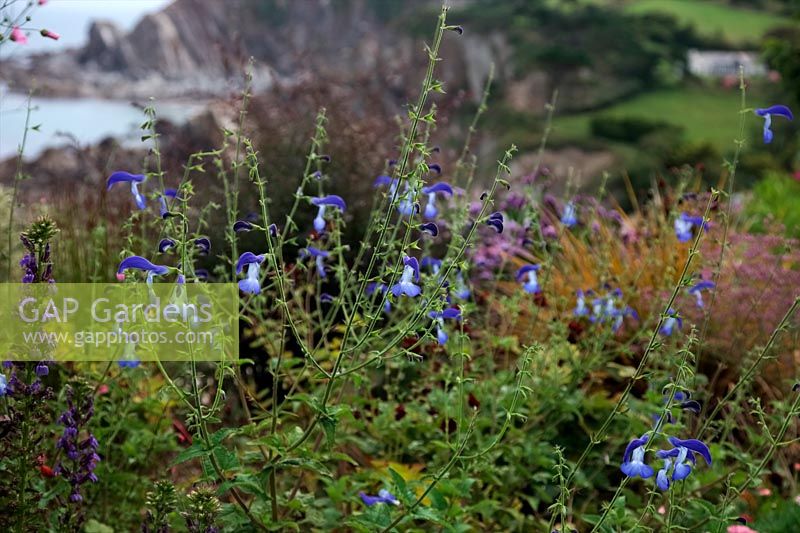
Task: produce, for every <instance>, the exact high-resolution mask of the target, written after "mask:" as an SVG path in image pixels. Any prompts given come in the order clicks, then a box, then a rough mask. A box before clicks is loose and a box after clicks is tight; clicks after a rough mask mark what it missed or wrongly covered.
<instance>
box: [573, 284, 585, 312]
mask: <svg viewBox="0 0 800 533" xmlns="http://www.w3.org/2000/svg"><path fill="white" fill-rule="evenodd" d="M576 295H577V301H576V304H575V310H574V311H572V314H573V315H575V316H586V315H588V314H589V309H588V308H587V307H586V295H585V294H584V292H583V291H582V290H579V291H578V292H577V293H576Z"/></svg>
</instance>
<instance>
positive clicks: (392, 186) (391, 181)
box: [373, 174, 400, 196]
mask: <svg viewBox="0 0 800 533" xmlns="http://www.w3.org/2000/svg"><path fill="white" fill-rule="evenodd" d="M399 183H400V180H399V179H397V178H392V177H391V176H387V175H385V174H384V175H382V176H378V177H377V178H376V179H375V183H374V184H373V185H374V186H375V187H382V186H384V185H389V196H394V193H395V191H396V190H397V186H398V185H399Z"/></svg>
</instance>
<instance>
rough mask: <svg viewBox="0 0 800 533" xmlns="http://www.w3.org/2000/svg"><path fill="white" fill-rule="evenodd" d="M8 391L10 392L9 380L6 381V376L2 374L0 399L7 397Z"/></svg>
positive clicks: (0, 376)
mask: <svg viewBox="0 0 800 533" xmlns="http://www.w3.org/2000/svg"><path fill="white" fill-rule="evenodd" d="M7 390H8V380H7V379H6V375H5V374H0V397H2V396H5V395H6V391H7Z"/></svg>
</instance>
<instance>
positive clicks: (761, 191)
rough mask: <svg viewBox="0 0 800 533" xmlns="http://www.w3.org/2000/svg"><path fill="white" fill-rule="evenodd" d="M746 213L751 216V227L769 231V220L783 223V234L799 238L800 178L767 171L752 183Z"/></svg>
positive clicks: (770, 222) (772, 222)
mask: <svg viewBox="0 0 800 533" xmlns="http://www.w3.org/2000/svg"><path fill="white" fill-rule="evenodd" d="M752 195H753V197H752V199H751V200H750V201H749V202H748V203H747V214H748V215H749V216H751V217H752V218H753V229H754V230H755V231H758V232H767V231H770V230H771V229H772V228H771V226H772V225H773V224H778V225H780V226H783V229H784V232H785V233H786V235H788V236H791V237H794V238H800V211H798V210H797V198H799V197H800V181H798V180H797V179H796V178H793V177H790V176H786V175H785V174H781V173H771V174H768V175H767V176H766V177H765V178H764V179H762V180H761V181H759V182H758V183H756V185H755V186H754V187H753V192H752Z"/></svg>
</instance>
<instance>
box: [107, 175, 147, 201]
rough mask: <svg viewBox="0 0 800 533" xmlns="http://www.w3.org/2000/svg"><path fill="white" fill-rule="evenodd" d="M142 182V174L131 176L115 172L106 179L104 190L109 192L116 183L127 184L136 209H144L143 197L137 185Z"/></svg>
mask: <svg viewBox="0 0 800 533" xmlns="http://www.w3.org/2000/svg"><path fill="white" fill-rule="evenodd" d="M143 181H144V174H131V173H130V172H123V171H117V172H114V173H113V174H111V175H110V176H109V177H108V181H106V190H107V191H110V190H111V187H113V186H114V185H116V184H117V183H129V184H130V186H131V194H132V195H133V200H134V201H135V202H136V207H138V208H139V209H144V208H145V207H146V206H145V200H144V196H142V194H141V193H140V192H139V184H140V183H142V182H143Z"/></svg>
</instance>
